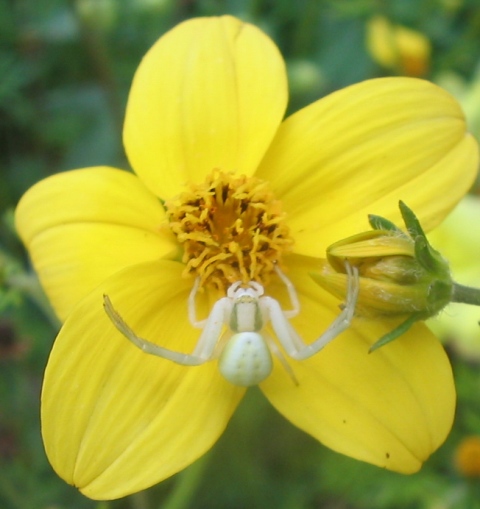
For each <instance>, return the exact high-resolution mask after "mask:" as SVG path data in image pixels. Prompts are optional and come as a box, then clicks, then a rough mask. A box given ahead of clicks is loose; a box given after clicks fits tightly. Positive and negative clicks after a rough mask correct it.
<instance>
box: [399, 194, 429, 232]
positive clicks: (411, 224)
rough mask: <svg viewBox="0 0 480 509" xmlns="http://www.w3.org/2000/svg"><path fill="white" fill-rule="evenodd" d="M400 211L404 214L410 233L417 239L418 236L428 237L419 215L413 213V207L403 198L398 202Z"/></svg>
mask: <svg viewBox="0 0 480 509" xmlns="http://www.w3.org/2000/svg"><path fill="white" fill-rule="evenodd" d="M398 206H399V208H400V213H401V214H402V217H403V220H404V222H405V226H406V227H407V230H408V233H409V234H410V236H411V237H412V239H413V240H415V239H416V238H417V237H423V238H426V235H425V232H424V231H423V228H422V226H421V225H420V221H419V220H418V219H417V216H416V215H415V214H414V213H413V210H412V209H409V208H408V207H407V206H406V205H405V203H403V201H402V200H400V201H399V202H398Z"/></svg>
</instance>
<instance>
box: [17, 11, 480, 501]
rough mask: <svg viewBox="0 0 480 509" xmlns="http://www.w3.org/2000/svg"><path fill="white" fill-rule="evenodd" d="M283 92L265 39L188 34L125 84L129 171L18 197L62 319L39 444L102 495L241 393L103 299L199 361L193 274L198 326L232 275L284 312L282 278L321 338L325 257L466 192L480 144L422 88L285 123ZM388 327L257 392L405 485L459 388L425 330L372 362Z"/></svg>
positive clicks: (301, 319)
mask: <svg viewBox="0 0 480 509" xmlns="http://www.w3.org/2000/svg"><path fill="white" fill-rule="evenodd" d="M287 95H288V94H287V83H286V73H285V68H284V63H283V60H282V58H281V55H280V53H279V52H278V49H277V48H276V46H275V45H274V44H273V43H272V41H271V40H270V39H269V38H268V37H267V36H266V35H265V34H263V33H262V32H261V31H260V30H258V29H257V28H255V27H254V26H252V25H250V24H247V23H242V22H241V21H239V20H237V19H235V18H232V17H229V16H225V17H220V18H202V19H193V20H190V21H187V22H184V23H182V24H180V25H178V26H177V27H176V28H174V29H173V30H171V31H170V32H168V33H167V34H166V35H164V36H163V37H162V38H161V39H160V40H159V41H158V42H157V43H156V44H155V45H154V46H153V47H152V49H151V50H150V51H149V52H148V53H147V54H146V56H145V57H144V59H143V61H142V62H141V64H140V66H139V68H138V70H137V72H136V75H135V78H134V80H133V84H132V88H131V92H130V96H129V100H128V106H127V113H126V119H125V129H124V144H125V148H126V152H127V155H128V158H129V160H130V163H131V165H132V167H133V168H134V170H135V173H136V175H134V174H131V173H128V172H124V171H121V170H118V169H114V168H107V167H95V168H86V169H79V170H75V171H71V172H66V173H62V174H59V175H55V176H53V177H50V178H47V179H46V180H44V181H42V182H40V183H38V184H37V185H35V186H34V187H33V188H32V189H30V190H29V191H28V192H27V193H26V194H25V196H24V197H23V198H22V200H21V202H20V204H19V206H18V209H17V213H16V222H17V228H18V231H19V232H20V235H21V237H22V239H23V241H24V242H25V244H26V245H27V247H28V250H29V252H30V254H31V257H32V261H33V264H34V267H35V269H36V271H37V272H38V274H39V277H40V280H41V282H42V284H43V286H44V287H45V290H46V292H47V294H48V295H49V298H50V299H51V302H52V304H53V306H54V308H55V309H56V311H57V313H58V315H59V316H60V317H61V318H62V319H66V321H65V323H64V325H63V327H62V330H61V331H60V334H59V336H58V337H57V340H56V342H55V345H54V347H53V350H52V353H51V356H50V359H49V361H48V366H47V369H46V373H45V380H44V385H43V393H42V433H43V439H44V443H45V449H46V452H47V455H48V458H49V460H50V462H51V463H52V465H53V467H54V468H55V470H56V471H57V472H58V474H59V475H60V476H61V477H62V478H63V479H65V480H66V481H67V482H69V483H71V484H73V485H75V486H77V487H78V488H79V489H80V490H81V491H82V493H84V494H85V495H87V496H89V497H92V498H96V499H113V498H118V497H121V496H124V495H127V494H129V493H133V492H136V491H139V490H141V489H144V488H147V487H149V486H151V485H152V484H154V483H157V482H159V481H161V480H162V479H165V478H166V477H168V476H171V475H172V474H174V473H175V472H178V471H179V470H181V469H182V468H184V467H185V466H187V465H189V464H190V463H192V462H193V461H195V460H196V459H197V458H198V457H200V456H201V455H202V454H204V453H205V452H206V451H207V450H208V449H209V448H210V447H211V446H212V445H213V444H214V443H215V441H216V440H217V439H218V437H219V436H220V434H221V433H222V432H223V430H224V429H225V426H226V425H227V423H228V421H229V419H230V417H231V415H232V413H233V411H234V410H235V408H236V407H237V405H238V403H239V401H240V399H241V398H242V396H243V395H244V392H245V389H244V388H242V387H238V386H235V385H232V384H230V383H229V382H227V381H226V380H225V378H223V377H222V376H221V374H220V373H219V370H218V367H217V362H216V361H213V362H208V363H205V364H203V365H201V366H196V367H186V366H183V365H179V364H175V363H173V362H170V361H168V360H165V359H162V358H158V357H154V356H150V355H146V354H145V353H143V352H142V351H140V350H139V349H138V348H136V347H135V346H133V345H132V344H131V343H129V342H128V341H127V340H126V339H125V337H123V336H122V335H121V334H120V333H119V332H118V331H117V330H116V329H115V327H114V326H113V324H112V322H111V321H110V319H109V318H108V317H107V315H106V314H105V312H104V310H103V307H102V302H103V295H104V294H107V295H109V296H111V297H112V301H114V303H115V306H116V309H118V311H119V313H120V314H121V316H122V317H123V318H124V319H125V321H126V323H128V324H129V325H130V326H131V327H132V329H133V330H134V331H135V333H137V334H138V335H139V336H141V337H143V338H147V339H148V340H150V341H152V342H154V343H157V344H158V345H161V346H163V347H166V348H171V349H172V350H175V351H180V352H185V353H189V352H192V350H193V348H194V346H195V344H196V343H197V341H198V338H199V331H198V330H196V329H194V328H193V327H192V326H191V325H190V323H189V321H188V319H187V301H188V298H189V294H190V291H191V288H192V285H193V282H194V280H195V277H197V278H199V280H200V281H201V286H202V287H203V294H201V295H200V294H199V299H198V300H202V301H203V302H202V304H201V312H200V313H199V314H200V315H202V318H203V317H204V316H206V315H207V314H208V312H209V310H210V309H211V307H212V305H213V304H214V303H215V302H217V301H218V299H219V298H220V297H222V296H223V295H224V294H225V289H226V288H228V286H229V285H230V283H232V282H234V281H241V282H244V283H248V282H249V281H250V280H253V281H256V282H257V283H260V284H261V285H263V287H264V288H265V293H266V295H268V296H270V297H273V298H274V299H276V300H277V301H279V302H280V304H281V306H282V308H284V309H287V307H288V305H289V304H288V302H289V301H288V299H287V292H286V289H285V285H284V284H283V283H282V282H281V281H280V280H279V278H278V277H277V274H276V272H275V270H274V269H275V267H277V266H281V267H283V268H284V270H285V271H286V272H288V277H289V278H290V279H291V281H292V282H293V285H294V287H295V288H296V291H297V292H298V295H299V300H300V306H301V312H300V313H299V315H298V316H297V317H295V318H293V319H292V325H293V326H294V327H295V329H296V330H297V331H298V332H299V333H300V335H301V336H302V338H304V340H305V341H306V342H307V343H309V342H311V341H312V340H313V339H314V338H316V337H317V336H318V335H319V334H320V333H321V332H322V331H323V330H324V329H325V327H326V326H327V325H328V324H329V323H330V322H331V321H332V319H333V318H334V317H335V316H337V315H338V313H339V310H338V304H339V301H338V300H337V299H335V298H334V297H333V296H332V295H330V294H329V293H328V292H326V291H325V290H323V289H322V288H320V287H319V286H318V285H317V284H316V283H315V282H314V281H313V280H312V279H311V278H310V277H309V273H310V272H312V270H313V269H315V268H317V266H318V264H319V258H321V257H323V256H324V252H325V249H326V247H327V246H328V245H330V244H332V243H333V242H334V241H335V240H337V239H338V238H339V237H344V236H348V235H352V234H353V233H355V232H356V231H359V228H362V229H364V221H365V217H366V215H367V213H370V212H373V213H375V214H378V215H384V216H387V217H389V218H391V219H392V220H393V221H398V220H399V219H400V214H399V212H398V210H397V203H398V200H399V199H400V198H402V199H404V200H405V201H407V202H408V203H409V205H411V206H412V208H413V209H414V210H415V211H416V212H417V214H418V216H419V218H421V220H422V224H423V225H425V226H426V227H427V228H432V227H434V226H435V225H437V224H438V223H439V222H440V221H441V220H442V219H443V217H444V216H445V215H446V214H447V213H448V212H449V210H450V209H451V208H452V207H453V206H454V205H455V203H456V202H457V201H458V200H459V199H460V198H461V197H462V196H463V195H464V193H465V192H466V190H467V189H468V187H469V186H470V185H471V182H472V180H473V178H474V176H475V172H476V168H477V146H476V143H475V142H474V141H473V139H472V138H471V137H470V136H469V135H468V134H466V132H465V121H464V118H463V114H462V112H461V110H460V109H459V107H458V104H457V103H456V102H455V101H454V100H453V99H452V97H451V96H450V95H448V94H447V93H446V92H444V91H443V90H441V89H440V88H438V87H436V86H434V85H432V84H430V83H428V82H425V81H420V80H416V79H410V78H390V79H380V80H372V81H366V82H363V83H360V84H357V85H354V86H351V87H348V88H346V89H344V90H341V91H338V92H336V93H334V94H331V95H330V96H328V97H326V98H324V99H321V100H319V101H317V102H315V103H313V104H311V105H310V106H308V107H306V108H304V109H302V110H300V111H299V112H297V113H295V114H294V115H292V116H290V117H289V118H287V119H286V120H283V121H282V118H283V116H284V113H285V108H286V104H287ZM386 332H387V328H386V326H385V325H383V324H382V323H373V324H371V323H369V324H368V325H367V326H365V324H364V323H361V322H358V324H356V325H354V327H352V328H351V329H349V330H348V331H347V332H345V333H344V334H342V336H341V337H339V338H338V339H337V340H336V341H334V342H332V343H331V344H329V345H328V346H327V347H326V348H325V349H324V350H323V351H322V353H321V354H319V355H315V356H313V357H311V358H309V359H307V360H305V361H301V362H300V361H294V360H291V367H292V369H293V371H294V373H295V375H296V378H297V380H298V385H296V384H294V383H293V382H292V378H291V377H290V376H289V374H288V372H286V370H284V369H283V367H282V365H281V364H280V363H279V362H278V360H277V359H276V358H275V359H274V363H275V364H274V368H273V372H272V374H271V375H270V376H269V377H268V378H267V379H266V380H265V381H263V382H262V383H261V384H260V389H261V390H262V391H263V392H264V394H265V396H266V397H267V398H268V399H269V401H270V402H271V403H272V404H273V405H274V407H275V408H277V409H278V410H279V412H281V413H282V414H283V415H284V416H285V417H286V418H287V419H289V420H290V421H291V422H292V423H293V424H295V425H296V426H298V427H299V428H301V429H302V430H304V431H306V432H307V433H310V434H311V435H312V436H314V437H315V438H317V439H318V440H319V441H321V442H322V443H324V444H325V445H326V446H328V447H331V448H332V449H334V450H336V451H338V452H341V453H343V454H347V455H349V456H352V457H354V458H357V459H360V460H363V461H367V462H370V463H373V464H375V465H378V466H380V467H383V468H388V469H391V470H396V471H399V472H403V473H410V472H415V471H417V470H418V469H419V468H420V466H421V464H422V462H423V461H425V459H426V458H428V456H429V455H430V454H431V453H432V452H433V451H434V450H435V449H436V448H438V447H439V445H440V444H441V443H442V442H443V441H444V439H445V437H446V435H447V434H448V432H449V430H450V427H451V423H452V419H453V413H454V406H455V391H454V385H453V379H452V374H451V369H450V365H449V362H448V359H447V357H446V355H445V353H444V351H443V349H442V347H441V346H440V345H439V343H438V342H437V341H436V339H435V337H434V336H433V334H431V333H429V331H428V329H427V328H426V327H424V326H422V325H418V326H415V327H414V328H413V329H412V331H410V332H409V333H407V334H406V335H405V336H404V337H402V340H401V341H396V342H394V343H392V344H391V345H388V347H385V348H382V349H381V350H380V351H379V352H378V353H377V354H376V355H374V356H372V355H368V353H367V352H368V347H369V345H370V344H372V343H373V342H374V341H375V340H376V339H377V338H378V337H380V336H382V334H384V333H386ZM289 362H290V359H289ZM426 374H428V376H426Z"/></svg>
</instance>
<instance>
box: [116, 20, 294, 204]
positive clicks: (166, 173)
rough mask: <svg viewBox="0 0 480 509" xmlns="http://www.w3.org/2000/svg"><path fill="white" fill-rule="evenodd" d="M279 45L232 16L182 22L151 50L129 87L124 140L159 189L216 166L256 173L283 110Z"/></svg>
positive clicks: (169, 189) (167, 192) (165, 191)
mask: <svg viewBox="0 0 480 509" xmlns="http://www.w3.org/2000/svg"><path fill="white" fill-rule="evenodd" d="M286 103H287V84H286V74H285V69H284V63H283V60H282V57H281V55H280V53H279V51H278V49H277V47H276V46H275V45H274V44H273V43H272V41H271V40H270V39H269V38H268V37H267V36H266V35H265V34H263V33H262V32H261V31H260V30H258V29H257V28H256V27H254V26H252V25H249V24H248V23H242V22H241V21H240V20H238V19H235V18H233V17H231V16H223V17H220V18H199V19H193V20H189V21H186V22H184V23H181V24H180V25H178V26H177V27H175V28H174V29H173V30H171V31H170V32H168V33H167V34H166V35H164V36H163V37H162V38H161V39H160V40H159V41H158V42H157V43H156V44H155V45H154V46H153V47H152V49H151V50H150V51H149V52H148V53H147V54H146V56H145V57H144V59H143V61H142V63H141V64H140V66H139V68H138V70H137V72H136V74H135V78H134V80H133V84H132V89H131V91H130V95H129V99H128V106H127V114H126V119H125V129H124V142H125V148H126V151H127V154H128V157H129V159H130V162H131V164H132V166H133V168H134V169H135V171H136V172H137V174H138V175H139V176H140V177H141V178H142V179H143V180H144V182H145V183H146V184H147V185H148V186H149V188H150V189H151V190H152V191H153V192H154V193H156V194H157V195H158V196H161V197H163V198H171V197H173V196H175V195H177V194H178V193H179V192H180V190H181V189H182V187H183V185H184V184H185V182H187V181H194V182H200V181H203V179H204V177H205V175H207V174H209V173H210V172H211V171H212V170H213V169H215V168H218V169H221V170H223V171H236V172H238V173H243V174H246V175H251V174H252V173H253V171H254V170H255V168H256V166H257V164H258V162H259V161H260V159H261V158H262V156H263V155H264V153H265V151H266V149H267V147H268V145H269V143H270V141H271V139H272V137H273V135H274V134H275V131H276V130H277V128H278V126H279V124H280V122H281V120H282V117H283V115H284V113H285V107H286Z"/></svg>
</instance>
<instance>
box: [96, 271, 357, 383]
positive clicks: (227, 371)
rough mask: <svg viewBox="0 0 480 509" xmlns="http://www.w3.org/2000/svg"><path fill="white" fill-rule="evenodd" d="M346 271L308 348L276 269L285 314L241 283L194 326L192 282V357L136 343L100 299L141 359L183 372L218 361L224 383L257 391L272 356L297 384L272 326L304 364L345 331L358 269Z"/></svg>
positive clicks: (293, 297) (296, 306) (258, 288)
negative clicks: (334, 303)
mask: <svg viewBox="0 0 480 509" xmlns="http://www.w3.org/2000/svg"><path fill="white" fill-rule="evenodd" d="M345 266H346V270H347V275H348V279H347V298H346V302H345V305H344V306H342V308H343V310H342V312H341V313H340V314H339V315H338V316H337V318H336V319H335V320H334V321H333V323H332V324H331V325H330V327H328V329H327V330H326V331H325V332H324V333H323V334H322V335H321V336H320V337H319V338H318V339H317V340H315V341H314V342H313V343H311V344H309V345H307V344H305V343H304V342H303V340H302V339H301V338H300V336H299V335H298V334H297V332H296V331H295V330H294V328H293V327H292V325H291V324H290V322H289V321H288V319H289V318H292V317H294V316H296V315H297V314H298V313H299V311H300V303H299V301H298V297H297V294H296V292H295V288H294V286H293V284H292V282H291V281H290V280H289V279H288V278H287V276H285V274H283V272H281V271H280V269H278V268H277V267H276V268H275V270H276V272H277V274H278V276H279V277H280V279H281V280H282V281H283V283H284V284H285V285H286V287H287V290H288V294H289V297H290V301H291V303H292V309H291V310H288V311H284V310H282V308H281V307H280V304H279V303H278V301H277V300H275V299H273V298H272V297H268V296H263V293H264V290H263V286H262V285H260V284H259V283H257V282H255V281H250V282H249V283H248V287H247V288H244V287H243V286H242V282H241V281H238V282H236V283H233V284H232V285H231V286H230V287H229V288H228V290H227V296H226V297H223V298H221V299H220V300H218V301H217V302H216V303H215V304H214V306H213V308H212V311H211V312H210V315H209V316H208V318H207V319H206V320H201V321H198V320H197V317H196V311H195V297H196V294H197V291H198V287H199V279H198V278H197V280H196V281H195V284H194V286H193V289H192V291H191V293H190V297H189V299H188V317H189V320H190V322H191V324H192V325H193V326H194V327H197V328H201V329H203V331H202V333H201V335H200V339H199V340H198V342H197V344H196V346H195V348H194V350H193V352H192V353H191V354H185V353H180V352H175V351H173V350H169V349H167V348H163V347H161V346H158V345H156V344H154V343H151V342H150V341H147V340H145V339H142V338H140V337H138V336H137V335H136V334H135V333H134V332H133V331H132V329H130V327H129V326H128V325H127V324H126V323H125V321H124V320H123V319H122V318H121V316H120V315H119V314H118V312H117V311H116V310H115V309H114V308H113V306H112V303H111V301H110V299H109V298H108V296H107V295H104V307H105V311H106V313H107V315H108V316H109V317H110V319H111V321H112V322H113V324H114V325H115V327H116V328H117V329H118V330H119V331H120V332H121V333H122V334H123V335H124V336H125V337H126V338H127V339H129V340H130V341H131V342H132V343H133V344H134V345H136V346H137V347H138V348H140V349H141V350H143V351H144V352H145V353H148V354H152V355H156V356H158V357H163V358H164V359H168V360H171V361H173V362H176V363H178V364H183V365H184V366H197V365H199V364H203V363H205V362H208V361H210V360H212V359H215V358H218V367H219V370H220V372H221V374H222V375H223V376H224V377H225V378H226V379H227V380H228V381H229V382H231V383H232V384H234V385H239V386H244V387H248V386H251V385H257V384H258V383H260V382H262V381H263V380H265V379H266V378H267V377H268V376H269V375H270V373H271V372H272V369H273V360H272V354H271V352H273V353H274V354H275V355H276V356H277V357H278V358H279V359H280V361H281V362H282V364H283V365H284V367H285V368H286V369H287V371H288V372H289V374H290V376H291V377H292V379H293V380H294V382H295V383H296V384H298V382H297V380H296V378H295V376H294V374H293V372H292V371H291V369H290V367H289V366H288V364H287V363H286V361H285V359H284V357H283V356H282V354H281V352H280V350H279V349H278V347H277V346H276V344H275V342H274V341H273V340H272V338H270V337H269V336H268V335H267V334H266V333H265V327H266V325H267V324H268V323H269V322H270V323H271V325H272V328H273V330H274V332H275V334H276V336H277V338H278V340H279V341H280V344H281V345H282V347H283V349H284V350H285V352H286V353H287V354H288V355H289V356H290V357H291V358H292V359H296V360H303V359H307V358H309V357H311V356H312V355H315V354H316V353H317V352H319V351H320V350H321V349H322V348H323V347H324V346H325V345H327V344H328V343H330V341H332V340H333V339H335V338H336V337H337V336H338V335H339V334H340V333H342V332H343V331H344V330H346V329H347V328H348V327H349V326H350V323H351V321H352V318H353V315H354V312H355V306H356V304H357V298H358V291H359V280H358V269H357V268H356V267H352V266H351V265H350V264H349V263H348V262H346V264H345ZM224 326H227V327H228V329H229V332H228V335H226V336H225V337H222V330H223V327H224ZM221 338H222V340H221V341H220V339H221Z"/></svg>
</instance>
